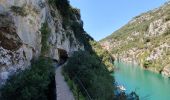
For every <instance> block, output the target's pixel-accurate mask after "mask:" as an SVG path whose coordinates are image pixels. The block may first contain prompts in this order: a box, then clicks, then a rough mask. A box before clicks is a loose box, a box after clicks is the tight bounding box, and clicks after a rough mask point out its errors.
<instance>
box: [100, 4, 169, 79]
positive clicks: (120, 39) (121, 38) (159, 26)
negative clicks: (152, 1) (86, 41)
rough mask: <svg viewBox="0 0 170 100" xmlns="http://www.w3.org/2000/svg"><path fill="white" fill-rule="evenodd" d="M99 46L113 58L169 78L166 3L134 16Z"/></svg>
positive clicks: (167, 14)
mask: <svg viewBox="0 0 170 100" xmlns="http://www.w3.org/2000/svg"><path fill="white" fill-rule="evenodd" d="M100 43H101V45H102V46H103V47H104V48H105V49H107V50H109V51H110V52H111V53H112V54H113V55H114V56H115V58H117V59H121V60H123V61H125V62H132V63H137V64H140V65H141V66H143V67H144V68H146V69H149V70H152V71H155V72H159V73H162V74H163V75H166V76H169V77H170V2H167V3H165V4H164V5H163V6H161V7H160V8H157V9H154V10H152V11H148V12H146V13H143V14H141V15H139V16H136V17H135V18H133V19H132V20H131V21H130V22H129V23H128V24H126V25H125V26H123V27H122V28H121V29H119V30H117V31H116V32H114V33H113V34H112V35H110V36H108V37H106V38H105V39H103V40H101V41H100Z"/></svg>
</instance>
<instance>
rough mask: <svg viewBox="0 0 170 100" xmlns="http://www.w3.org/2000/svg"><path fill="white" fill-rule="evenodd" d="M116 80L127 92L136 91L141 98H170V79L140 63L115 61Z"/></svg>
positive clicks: (167, 99) (157, 99)
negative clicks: (145, 67)
mask: <svg viewBox="0 0 170 100" xmlns="http://www.w3.org/2000/svg"><path fill="white" fill-rule="evenodd" d="M115 66H116V67H117V68H118V70H116V71H115V72H114V74H113V75H114V77H115V79H116V82H117V83H118V84H120V85H123V86H124V87H125V88H126V91H125V92H126V93H130V92H131V91H136V93H137V94H138V95H139V97H140V100H170V79H169V78H165V77H162V76H161V75H160V74H156V73H153V72H150V71H147V70H144V69H142V68H140V67H139V66H138V65H132V64H127V63H124V62H115Z"/></svg>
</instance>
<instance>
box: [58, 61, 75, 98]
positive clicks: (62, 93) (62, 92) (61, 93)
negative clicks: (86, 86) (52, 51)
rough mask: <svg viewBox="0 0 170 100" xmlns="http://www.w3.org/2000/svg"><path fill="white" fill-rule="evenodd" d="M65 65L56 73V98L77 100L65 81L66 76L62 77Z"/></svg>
mask: <svg viewBox="0 0 170 100" xmlns="http://www.w3.org/2000/svg"><path fill="white" fill-rule="evenodd" d="M63 66H64V64H63V65H61V66H59V67H58V68H56V71H55V81H56V93H57V94H56V96H57V98H56V99H57V100H75V99H74V96H73V93H72V92H71V90H70V89H69V86H68V85H67V83H66V82H65V80H64V76H63V75H62V68H63Z"/></svg>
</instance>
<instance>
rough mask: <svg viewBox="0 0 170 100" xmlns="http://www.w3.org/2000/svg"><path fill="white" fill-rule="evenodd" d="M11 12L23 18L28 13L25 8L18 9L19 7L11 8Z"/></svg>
mask: <svg viewBox="0 0 170 100" xmlns="http://www.w3.org/2000/svg"><path fill="white" fill-rule="evenodd" d="M11 11H12V12H14V13H15V14H17V15H21V16H27V15H28V13H27V11H26V10H25V8H24V7H18V6H11Z"/></svg>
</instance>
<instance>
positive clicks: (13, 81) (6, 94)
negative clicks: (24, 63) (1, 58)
mask: <svg viewBox="0 0 170 100" xmlns="http://www.w3.org/2000/svg"><path fill="white" fill-rule="evenodd" d="M53 82H54V67H53V66H52V63H51V60H50V59H46V58H40V59H39V60H37V61H35V62H33V63H32V65H31V66H30V69H26V70H24V71H19V72H18V73H17V74H16V75H13V76H11V77H10V78H9V79H8V80H7V82H6V84H5V85H4V86H3V87H2V88H1V90H0V91H1V98H0V99H1V100H53V99H52V98H53V96H54V94H52V92H51V91H53V89H55V88H54V86H53V85H52V84H53ZM52 88H53V89H52Z"/></svg>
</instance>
